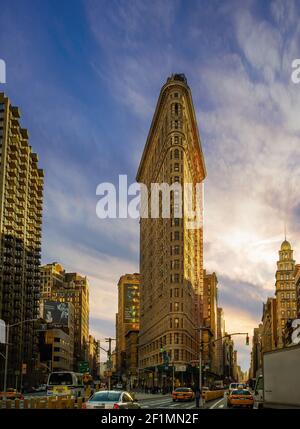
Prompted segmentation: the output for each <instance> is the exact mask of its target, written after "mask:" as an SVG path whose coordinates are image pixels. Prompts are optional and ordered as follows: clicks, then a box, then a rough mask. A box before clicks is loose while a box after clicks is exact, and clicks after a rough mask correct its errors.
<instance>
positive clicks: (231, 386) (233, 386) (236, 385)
mask: <svg viewBox="0 0 300 429" xmlns="http://www.w3.org/2000/svg"><path fill="white" fill-rule="evenodd" d="M239 386H240V384H239V383H230V385H229V389H228V390H229V395H230V393H231V392H232V391H233V390H235V389H238V388H239Z"/></svg>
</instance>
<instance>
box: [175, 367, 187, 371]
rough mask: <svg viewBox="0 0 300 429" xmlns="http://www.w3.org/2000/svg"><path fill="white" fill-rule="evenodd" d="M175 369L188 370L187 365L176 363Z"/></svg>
mask: <svg viewBox="0 0 300 429" xmlns="http://www.w3.org/2000/svg"><path fill="white" fill-rule="evenodd" d="M175 371H176V372H185V371H186V365H175Z"/></svg>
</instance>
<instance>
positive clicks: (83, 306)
mask: <svg viewBox="0 0 300 429" xmlns="http://www.w3.org/2000/svg"><path fill="white" fill-rule="evenodd" d="M41 285H42V297H43V299H44V300H45V299H51V300H53V301H60V302H71V303H72V304H73V306H74V320H75V326H74V365H75V368H74V369H77V368H76V366H77V364H78V362H80V361H88V355H89V353H88V342H89V283H88V279H87V277H85V276H82V275H80V274H78V273H67V272H66V271H65V270H64V269H63V267H62V266H61V265H60V264H58V263H56V262H54V263H52V264H47V265H43V266H42V267H41Z"/></svg>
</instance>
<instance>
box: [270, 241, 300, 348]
mask: <svg viewBox="0 0 300 429" xmlns="http://www.w3.org/2000/svg"><path fill="white" fill-rule="evenodd" d="M275 277H276V283H275V287H276V301H277V347H278V348H282V347H283V345H284V338H283V332H284V329H285V326H286V323H287V321H288V320H289V319H295V318H296V316H297V290H296V285H295V261H294V259H293V250H292V248H291V245H290V243H289V242H288V241H287V240H284V241H283V243H282V244H281V248H280V250H279V261H278V262H277V271H276V275H275Z"/></svg>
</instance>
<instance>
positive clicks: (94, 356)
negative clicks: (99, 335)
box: [88, 335, 100, 379]
mask: <svg viewBox="0 0 300 429" xmlns="http://www.w3.org/2000/svg"><path fill="white" fill-rule="evenodd" d="M88 350H89V359H88V360H89V367H90V374H91V375H92V376H93V377H94V379H97V378H98V377H99V375H100V347H99V341H97V340H96V339H95V338H94V337H93V336H92V335H89V345H88Z"/></svg>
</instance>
